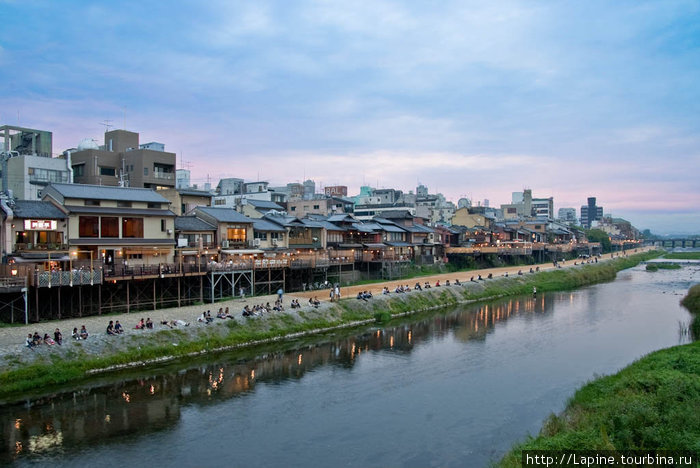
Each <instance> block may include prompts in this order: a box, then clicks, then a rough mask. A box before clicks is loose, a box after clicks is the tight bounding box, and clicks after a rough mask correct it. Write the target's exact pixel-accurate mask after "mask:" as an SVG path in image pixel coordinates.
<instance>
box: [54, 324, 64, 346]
mask: <svg viewBox="0 0 700 468" xmlns="http://www.w3.org/2000/svg"><path fill="white" fill-rule="evenodd" d="M53 340H54V341H55V342H56V344H58V345H59V346H60V345H61V344H63V335H62V334H61V330H59V329H58V328H57V329H56V331H55V332H53Z"/></svg>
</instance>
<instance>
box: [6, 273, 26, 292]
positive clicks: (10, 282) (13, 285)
mask: <svg viewBox="0 0 700 468" xmlns="http://www.w3.org/2000/svg"><path fill="white" fill-rule="evenodd" d="M25 287H27V278H26V277H24V276H22V277H17V276H2V277H0V290H1V289H20V288H25Z"/></svg>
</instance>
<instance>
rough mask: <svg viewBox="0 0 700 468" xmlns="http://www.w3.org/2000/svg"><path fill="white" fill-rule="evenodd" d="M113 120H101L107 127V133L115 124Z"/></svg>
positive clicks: (101, 123)
mask: <svg viewBox="0 0 700 468" xmlns="http://www.w3.org/2000/svg"><path fill="white" fill-rule="evenodd" d="M111 122H112V121H111V120H103V121H102V122H100V125H103V126H104V127H105V133H107V132H108V131H109V129H110V128H112V127H114V125H112V123H111Z"/></svg>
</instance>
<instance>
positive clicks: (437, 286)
mask: <svg viewBox="0 0 700 468" xmlns="http://www.w3.org/2000/svg"><path fill="white" fill-rule="evenodd" d="M435 287H436V288H439V287H440V280H437V281H436V282H435Z"/></svg>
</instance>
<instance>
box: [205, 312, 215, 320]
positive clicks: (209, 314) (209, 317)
mask: <svg viewBox="0 0 700 468" xmlns="http://www.w3.org/2000/svg"><path fill="white" fill-rule="evenodd" d="M206 320H207V323H211V322H213V321H214V319H213V318H211V311H210V310H207V315H206Z"/></svg>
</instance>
